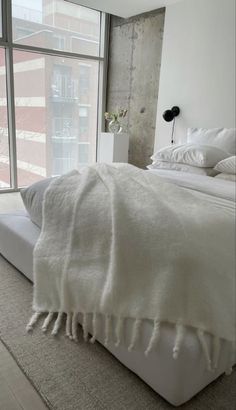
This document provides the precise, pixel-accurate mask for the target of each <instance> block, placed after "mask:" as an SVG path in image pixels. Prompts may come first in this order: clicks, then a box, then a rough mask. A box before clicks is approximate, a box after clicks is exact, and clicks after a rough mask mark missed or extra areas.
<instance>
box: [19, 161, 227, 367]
mask: <svg viewBox="0 0 236 410" xmlns="http://www.w3.org/2000/svg"><path fill="white" fill-rule="evenodd" d="M204 178H206V177H204ZM209 198H211V200H209ZM212 198H213V197H210V196H209V195H203V194H200V193H198V192H196V191H192V190H189V189H186V188H182V187H179V186H176V185H174V184H172V183H168V182H165V181H164V180H163V178H159V177H157V176H156V175H154V174H153V173H152V172H147V171H142V170H140V169H138V168H135V167H132V166H130V165H122V166H119V167H116V166H112V165H104V164H100V165H95V166H92V167H89V168H88V169H87V170H85V171H84V172H83V173H82V174H79V173H78V172H77V171H74V172H72V173H69V174H67V175H64V176H62V177H60V178H58V179H56V180H54V181H53V182H52V184H51V185H50V187H49V189H48V190H47V192H46V195H45V201H44V208H43V226H42V231H41V235H40V238H39V240H38V242H37V244H36V247H35V250H34V283H35V286H34V300H33V309H34V311H35V313H34V315H33V316H32V318H31V321H30V322H29V324H28V327H27V328H28V330H31V329H32V328H33V326H34V324H35V323H36V321H37V319H38V317H39V316H40V315H41V314H46V315H47V316H46V318H45V321H44V324H43V329H44V330H46V329H47V327H48V324H49V322H50V321H51V320H53V319H54V320H55V323H54V327H53V331H52V333H53V334H56V333H57V332H58V329H59V328H60V326H61V323H62V318H63V315H64V314H65V315H66V317H67V322H66V333H67V335H68V336H69V337H71V338H73V339H74V340H77V317H78V313H82V314H83V318H84V320H83V329H84V336H85V339H87V338H88V329H87V319H88V314H92V315H93V336H92V341H95V340H96V326H97V317H98V315H102V316H104V317H105V324H106V325H105V329H104V335H105V336H104V337H105V344H108V343H110V342H111V335H112V334H113V338H114V336H115V339H116V344H117V345H119V343H120V342H121V340H122V326H123V323H124V320H126V319H127V318H133V319H135V322H134V328H133V335H132V338H131V340H130V342H129V344H128V346H127V348H129V350H132V349H134V348H135V345H136V342H137V340H138V339H139V338H140V337H141V332H142V321H143V320H146V319H149V320H151V321H152V322H153V334H152V336H151V339H150V341H149V344H148V346H147V347H146V352H145V353H146V354H148V353H149V352H150V350H152V349H154V348H158V347H157V345H158V340H159V336H160V332H161V327H162V324H163V323H165V322H169V323H172V324H174V325H176V341H175V345H174V346H173V356H174V358H177V357H178V353H179V350H180V349H181V342H182V340H183V338H184V335H185V330H186V328H187V327H191V328H193V329H195V331H196V337H198V338H199V341H200V343H201V345H202V348H203V352H204V354H205V357H206V360H207V364H208V368H209V369H212V368H216V367H217V362H218V357H219V351H220V345H221V342H222V341H223V340H227V341H229V342H231V343H232V346H233V344H234V343H235V259H234V247H235V226H234V216H235V210H234V206H233V202H232V201H223V202H224V204H223V205H222V204H221V201H220V202H219V201H216V202H214V200H212ZM205 332H207V333H209V334H210V335H212V341H213V343H212V346H213V350H212V352H209V351H208V349H207V345H206V342H205V338H204V334H205Z"/></svg>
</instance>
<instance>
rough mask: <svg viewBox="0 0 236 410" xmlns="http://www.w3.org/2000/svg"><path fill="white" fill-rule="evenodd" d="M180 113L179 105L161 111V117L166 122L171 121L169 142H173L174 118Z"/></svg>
mask: <svg viewBox="0 0 236 410" xmlns="http://www.w3.org/2000/svg"><path fill="white" fill-rule="evenodd" d="M179 114H180V109H179V107H176V106H175V107H172V108H171V110H166V111H165V112H164V113H163V115H162V116H163V118H164V120H165V121H167V122H171V121H173V120H174V121H173V125H172V133H171V144H174V132H175V118H176V117H178V115H179Z"/></svg>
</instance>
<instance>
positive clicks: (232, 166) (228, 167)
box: [214, 156, 236, 181]
mask: <svg viewBox="0 0 236 410" xmlns="http://www.w3.org/2000/svg"><path fill="white" fill-rule="evenodd" d="M214 169H215V170H216V171H217V172H220V174H219V175H217V178H221V179H227V180H229V181H236V156H232V157H229V158H226V159H224V160H223V161H220V162H219V163H218V164H217V165H216V166H215V168H214Z"/></svg>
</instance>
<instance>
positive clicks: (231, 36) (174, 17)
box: [155, 0, 235, 149]
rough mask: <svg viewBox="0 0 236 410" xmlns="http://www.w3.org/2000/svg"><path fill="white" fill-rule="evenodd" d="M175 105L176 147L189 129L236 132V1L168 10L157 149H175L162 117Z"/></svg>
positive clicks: (187, 2)
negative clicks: (171, 144) (230, 130)
mask: <svg viewBox="0 0 236 410" xmlns="http://www.w3.org/2000/svg"><path fill="white" fill-rule="evenodd" d="M173 105H178V106H179V107H180V109H181V114H180V116H179V117H178V118H177V119H176V130H175V141H176V142H182V141H184V140H185V136H186V129H187V128H188V127H204V128H214V127H228V128H231V127H233V128H234V127H235V0H182V1H181V2H180V3H177V4H174V5H171V6H168V7H167V8H166V17H165V30H164V40H163V51H162V65H161V74H160V89H159V98H158V108H157V123H156V138H155V149H158V148H161V147H163V146H166V145H169V144H170V134H171V127H172V123H167V122H165V121H164V120H163V118H162V114H163V112H164V111H165V110H166V109H169V108H171V107H172V106H173Z"/></svg>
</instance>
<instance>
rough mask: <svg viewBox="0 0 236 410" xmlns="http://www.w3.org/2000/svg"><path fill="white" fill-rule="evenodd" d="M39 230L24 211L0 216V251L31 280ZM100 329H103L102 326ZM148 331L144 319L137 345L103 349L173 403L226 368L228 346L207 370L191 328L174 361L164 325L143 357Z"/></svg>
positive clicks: (169, 333)
mask: <svg viewBox="0 0 236 410" xmlns="http://www.w3.org/2000/svg"><path fill="white" fill-rule="evenodd" d="M39 233H40V230H39V228H38V227H37V226H36V225H34V224H33V223H32V222H31V221H30V219H29V217H28V215H27V214H26V213H25V212H24V211H19V212H15V213H11V214H2V215H0V253H1V254H2V255H3V256H4V257H5V258H6V259H7V260H8V261H9V262H11V263H12V264H13V265H14V266H15V267H16V268H17V269H18V270H19V271H20V272H22V273H23V274H24V275H25V276H26V277H27V278H28V279H30V280H31V281H33V276H32V272H33V248H34V245H35V243H36V241H37V238H38V236H39ZM29 314H30V312H29ZM101 320H102V319H101ZM132 324H133V320H132V319H129V320H126V323H125V332H124V335H125V336H124V338H125V339H127V340H130V337H131V330H132ZM100 328H101V329H103V328H104V326H101V327H100ZM90 329H91V323H90ZM151 332H152V324H151V322H150V321H148V320H147V321H146V322H145V325H144V327H143V332H142V340H141V341H140V346H137V348H136V350H134V351H132V352H128V351H127V348H126V347H125V346H124V344H123V345H122V344H121V345H120V346H119V347H118V348H116V347H114V345H113V344H110V345H109V346H108V347H106V348H107V349H108V350H109V351H110V352H111V353H112V354H113V355H114V356H115V357H116V358H117V359H118V360H119V361H120V362H121V363H123V364H124V365H125V366H126V367H128V368H129V369H130V370H132V371H133V372H134V373H136V374H137V375H138V376H139V377H140V378H141V379H142V380H144V381H145V382H146V383H147V384H148V385H149V386H151V387H152V388H153V389H154V390H155V391H156V392H157V393H158V394H160V395H161V396H162V397H164V398H165V399H166V400H167V401H168V402H169V403H171V404H173V405H174V406H179V405H181V404H183V403H185V402H186V401H188V400H189V399H191V398H192V397H193V396H194V395H195V394H197V393H198V392H199V391H201V390H202V389H203V388H204V387H205V386H207V385H208V384H209V383H211V382H212V381H213V380H215V379H216V378H217V377H218V376H219V375H221V374H222V373H224V372H225V370H226V369H227V368H228V367H229V345H228V344H227V343H224V344H223V345H222V349H221V354H220V360H219V367H218V369H217V371H215V372H209V371H207V370H206V363H205V358H204V356H203V354H202V350H201V346H200V344H199V342H198V340H197V338H196V336H195V333H194V332H193V331H191V329H189V330H188V332H187V335H186V337H185V339H184V343H183V346H182V347H181V352H180V355H179V358H178V360H174V359H173V357H172V350H173V345H174V340H175V328H174V326H172V325H168V324H166V325H165V326H163V328H162V332H161V339H160V342H159V344H158V347H157V349H156V351H153V352H151V353H150V355H149V356H148V357H146V356H145V355H144V353H143V352H144V350H145V348H144V347H145V346H147V344H148V341H149V340H150V335H151ZM97 339H98V340H99V341H100V343H101V344H103V340H104V335H103V334H102V331H101V330H100V333H99V329H98V337H97ZM210 342H211V341H210V337H209V338H208V339H207V343H208V344H209V345H210ZM141 345H142V346H141ZM126 346H127V344H126ZM92 348H93V347H92V345H91V349H92Z"/></svg>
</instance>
